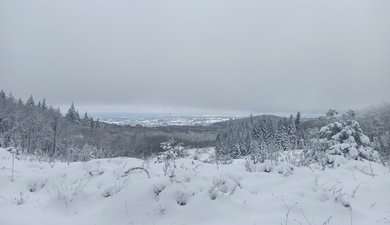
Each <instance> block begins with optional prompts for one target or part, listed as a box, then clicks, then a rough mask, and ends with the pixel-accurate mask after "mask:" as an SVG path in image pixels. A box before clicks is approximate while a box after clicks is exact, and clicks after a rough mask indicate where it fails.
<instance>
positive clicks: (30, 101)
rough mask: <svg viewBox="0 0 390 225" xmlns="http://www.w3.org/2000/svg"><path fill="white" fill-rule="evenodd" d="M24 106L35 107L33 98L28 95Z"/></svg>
mask: <svg viewBox="0 0 390 225" xmlns="http://www.w3.org/2000/svg"><path fill="white" fill-rule="evenodd" d="M26 105H28V106H34V105H35V103H34V98H33V96H32V95H30V97H29V98H28V99H27V101H26Z"/></svg>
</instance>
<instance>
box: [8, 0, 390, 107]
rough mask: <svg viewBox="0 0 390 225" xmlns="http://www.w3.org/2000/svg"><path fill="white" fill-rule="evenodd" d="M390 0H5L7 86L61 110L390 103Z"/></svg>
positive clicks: (320, 105)
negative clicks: (66, 106) (68, 106)
mask: <svg viewBox="0 0 390 225" xmlns="http://www.w3.org/2000/svg"><path fill="white" fill-rule="evenodd" d="M389 40H390V2H389V1H387V0H378V1H363V0H330V1H310V0H297V1H264V0H260V1H251V0H244V1H238V0H212V1H210V0H168V1H158V0H150V1H143V0H135V1H124V0H123V1H122V0H116V1H102V0H97V1H96V0H84V1H78V0H70V1H52V0H36V1H1V2H0V88H3V89H5V90H7V91H13V92H14V94H15V95H18V96H22V97H27V96H28V95H29V94H30V93H32V94H34V96H35V97H36V98H42V97H43V96H46V98H47V99H48V100H49V102H50V103H52V104H55V105H63V104H68V103H69V102H71V101H75V102H76V103H78V104H79V105H96V106H99V105H115V106H118V105H119V106H120V105H123V106H125V105H126V106H131V105H146V106H149V107H150V106H158V107H173V108H174V107H180V108H198V109H207V110H235V111H237V110H243V111H252V112H290V111H296V110H303V111H307V112H318V111H323V110H325V109H327V108H329V107H336V108H341V109H344V108H350V107H352V108H359V107H363V106H368V105H372V104H377V103H381V102H382V101H390V88H389V84H390V63H389V62H390V42H389Z"/></svg>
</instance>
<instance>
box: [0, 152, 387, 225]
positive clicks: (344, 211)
mask: <svg viewBox="0 0 390 225" xmlns="http://www.w3.org/2000/svg"><path fill="white" fill-rule="evenodd" d="M209 150H210V151H211V149H209ZM198 151H199V152H198V153H200V156H199V155H198V154H192V155H191V157H188V158H187V159H179V160H177V161H176V169H175V170H174V171H175V172H174V175H173V176H168V175H167V176H164V168H163V167H164V163H158V162H155V161H154V160H151V161H149V162H144V161H142V160H138V159H133V158H114V159H99V160H92V161H89V162H77V163H71V164H70V165H67V164H66V163H60V162H57V163H55V164H49V163H47V162H39V161H36V160H27V159H20V160H16V161H15V170H16V171H15V179H14V181H11V170H10V168H11V165H12V160H11V158H12V156H11V154H10V153H9V152H7V151H5V150H4V149H0V224H1V225H24V224H39V225H53V224H56V225H70V224H73V225H109V224H115V225H122V224H123V225H125V224H134V225H141V224H148V225H149V224H151V225H152V224H156V225H160V224H161V225H165V224H167V225H168V224H169V225H171V224H175V225H179V224H180V225H181V224H193V225H200V224H202V225H203V224H209V225H218V224H223V225H229V224H250V225H253V224H258V225H260V224H266V225H272V224H275V225H280V224H313V225H316V224H319V225H322V224H328V225H330V224H335V225H345V224H353V225H359V224H360V225H371V224H389V223H390V192H389V191H390V172H389V168H385V167H383V166H381V165H379V164H376V163H372V164H371V165H372V170H371V168H370V165H369V163H368V162H366V161H365V162H361V161H349V162H348V163H346V164H343V165H341V166H340V167H338V168H334V169H332V168H327V169H324V170H323V169H321V168H317V167H315V166H312V167H311V168H307V167H301V168H297V167H295V168H292V170H291V169H290V168H291V167H290V166H289V165H288V164H286V163H279V164H278V166H272V164H268V165H259V166H258V167H257V168H255V170H256V171H257V172H247V170H246V168H245V161H244V160H236V161H234V162H233V163H232V164H231V165H219V169H217V166H216V165H215V164H208V163H204V162H201V161H198V160H194V159H193V157H194V156H195V155H198V156H197V157H196V158H198V159H200V160H206V161H207V159H206V158H207V157H206V155H207V154H206V153H207V152H205V151H207V150H204V151H203V152H202V151H201V150H198ZM139 166H142V167H144V168H146V169H147V170H148V172H149V173H150V178H148V176H147V174H146V172H145V171H143V170H134V171H130V172H126V171H128V170H129V169H130V168H132V167H139ZM266 167H269V168H271V170H272V171H271V172H261V171H264V170H267V171H268V169H264V168H266ZM272 168H273V169H272ZM371 171H373V174H374V176H372V172H371Z"/></svg>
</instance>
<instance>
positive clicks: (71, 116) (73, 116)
mask: <svg viewBox="0 0 390 225" xmlns="http://www.w3.org/2000/svg"><path fill="white" fill-rule="evenodd" d="M65 119H66V120H67V121H69V122H71V123H73V124H77V123H79V122H80V116H79V115H78V113H77V111H76V109H75V107H74V103H73V102H72V105H71V106H70V107H69V110H68V112H67V113H66V115H65Z"/></svg>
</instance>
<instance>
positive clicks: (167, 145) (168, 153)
mask: <svg viewBox="0 0 390 225" xmlns="http://www.w3.org/2000/svg"><path fill="white" fill-rule="evenodd" d="M160 147H161V148H162V149H163V150H164V151H163V152H162V153H160V155H159V156H158V157H157V159H158V161H159V162H163V161H166V160H175V159H177V158H181V157H184V152H185V151H184V150H185V148H184V147H183V144H182V143H178V142H176V141H175V140H174V139H170V140H168V141H166V142H162V143H161V144H160Z"/></svg>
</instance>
